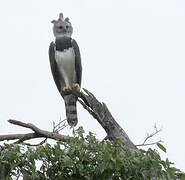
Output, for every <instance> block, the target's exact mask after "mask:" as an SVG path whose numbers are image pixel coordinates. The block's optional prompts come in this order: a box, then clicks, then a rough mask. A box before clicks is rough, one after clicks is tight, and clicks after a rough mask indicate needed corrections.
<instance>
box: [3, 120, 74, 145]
mask: <svg viewBox="0 0 185 180" xmlns="http://www.w3.org/2000/svg"><path fill="white" fill-rule="evenodd" d="M8 122H9V123H12V124H14V125H18V126H22V127H26V128H29V129H31V130H33V131H34V132H35V133H28V134H8V135H0V141H3V140H15V139H19V140H20V141H19V142H23V141H25V140H29V139H34V138H40V137H45V138H50V139H54V140H58V141H64V142H66V141H70V140H71V137H69V136H65V135H61V134H58V133H55V132H49V131H45V130H42V129H39V128H38V127H36V126H35V125H33V124H31V123H24V122H21V121H17V120H13V119H10V120H8Z"/></svg>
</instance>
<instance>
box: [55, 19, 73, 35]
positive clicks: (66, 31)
mask: <svg viewBox="0 0 185 180" xmlns="http://www.w3.org/2000/svg"><path fill="white" fill-rule="evenodd" d="M52 23H53V24H54V26H53V33H54V36H55V37H63V36H68V37H71V35H72V32H73V28H72V26H71V23H69V22H66V21H65V20H64V21H63V20H61V19H59V20H57V21H52Z"/></svg>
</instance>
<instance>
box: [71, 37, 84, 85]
mask: <svg viewBox="0 0 185 180" xmlns="http://www.w3.org/2000/svg"><path fill="white" fill-rule="evenodd" d="M71 43H72V46H73V49H74V52H75V70H76V76H77V83H78V84H79V85H81V79H82V65H81V56H80V50H79V47H78V44H77V42H76V41H75V40H74V39H72V42H71Z"/></svg>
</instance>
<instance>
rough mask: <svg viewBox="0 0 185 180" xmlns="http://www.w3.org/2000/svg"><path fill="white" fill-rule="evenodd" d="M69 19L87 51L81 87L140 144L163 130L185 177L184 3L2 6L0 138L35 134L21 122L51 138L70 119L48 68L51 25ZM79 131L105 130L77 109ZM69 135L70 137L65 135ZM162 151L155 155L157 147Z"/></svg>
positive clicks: (75, 0) (79, 0) (61, 0)
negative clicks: (17, 123) (59, 122)
mask: <svg viewBox="0 0 185 180" xmlns="http://www.w3.org/2000/svg"><path fill="white" fill-rule="evenodd" d="M60 12H63V13H64V16H68V17H69V18H70V21H71V22H72V24H73V28H74V33H73V38H75V39H76V41H77V42H78V44H79V46H80V50H81V55H82V64H83V77H82V87H84V88H87V89H88V90H90V91H91V92H92V93H94V94H95V95H96V97H97V98H99V100H101V101H104V102H105V103H106V104H107V105H108V107H109V109H110V111H111V112H112V114H113V116H114V117H115V119H116V120H117V122H118V123H119V124H120V125H121V126H122V127H123V128H124V130H125V131H126V132H127V133H128V135H129V137H130V138H131V139H132V140H133V142H134V143H135V144H140V143H141V142H142V141H143V140H144V138H145V137H146V133H147V132H152V130H153V126H154V124H155V123H156V124H157V126H158V127H162V129H163V132H162V133H161V134H160V135H159V136H156V137H155V138H154V139H153V141H156V140H158V139H159V138H160V137H161V138H162V140H163V141H165V143H164V145H165V146H166V148H167V153H166V154H164V153H162V152H160V154H161V155H162V157H163V158H165V157H168V158H169V159H170V160H171V161H173V162H175V165H176V167H178V168H180V169H181V170H184V171H185V164H184V162H185V151H184V149H185V143H184V140H183V138H184V137H185V131H184V126H185V123H184V119H185V71H184V67H185V61H184V60H185V33H184V32H185V23H184V22H185V1H183V0H155V1H152V0H140V1H138V0H124V1H123V0H101V1H99V0H93V1H90V0H68V1H65V0H53V1H44V0H40V1H37V0H32V1H24V0H16V1H11V0H6V1H1V3H0V22H1V29H0V39H1V43H0V49H1V53H0V83H1V93H0V109H1V113H0V123H1V126H0V133H1V134H5V133H6V134H7V133H18V132H19V133H23V132H28V130H26V129H24V128H20V127H14V126H12V125H10V124H8V123H7V122H6V120H7V119H9V118H14V119H17V120H21V121H24V122H31V123H34V124H36V125H38V126H39V127H40V128H43V129H46V130H51V129H52V121H53V120H55V121H57V120H59V118H60V116H61V118H62V119H64V118H65V110H64V103H63V100H62V99H61V97H60V95H59V93H58V92H57V88H56V86H55V84H54V81H53V78H52V75H51V72H50V67H49V60H48V47H49V43H50V42H51V41H52V40H53V39H54V38H53V33H52V24H51V23H50V22H51V20H53V19H56V18H57V17H58V13H60ZM78 116H79V124H78V125H79V126H81V125H83V126H84V128H85V130H86V131H92V132H94V133H96V134H97V136H98V137H99V138H103V137H104V136H105V132H104V130H103V129H102V128H101V126H100V125H99V124H98V123H97V122H96V121H95V120H94V119H93V118H91V117H90V116H89V114H88V113H87V112H85V110H83V108H82V107H81V106H80V105H78ZM64 133H65V134H66V133H68V129H66V130H65V131H64ZM154 148H155V147H154Z"/></svg>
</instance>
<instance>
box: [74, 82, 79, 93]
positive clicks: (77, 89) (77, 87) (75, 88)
mask: <svg viewBox="0 0 185 180" xmlns="http://www.w3.org/2000/svg"><path fill="white" fill-rule="evenodd" d="M73 89H74V90H76V91H78V92H80V85H79V84H78V83H75V84H73Z"/></svg>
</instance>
